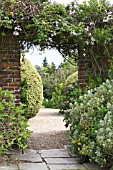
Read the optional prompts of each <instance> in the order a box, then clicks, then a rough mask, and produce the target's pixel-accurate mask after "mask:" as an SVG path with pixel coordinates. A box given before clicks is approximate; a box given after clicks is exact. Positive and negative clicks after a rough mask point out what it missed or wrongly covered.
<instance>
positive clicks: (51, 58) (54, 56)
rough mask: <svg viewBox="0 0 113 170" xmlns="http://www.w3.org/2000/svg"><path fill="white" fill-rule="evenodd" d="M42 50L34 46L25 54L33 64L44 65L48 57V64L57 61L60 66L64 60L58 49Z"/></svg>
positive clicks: (63, 0) (57, 0) (65, 2)
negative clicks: (42, 51)
mask: <svg viewBox="0 0 113 170" xmlns="http://www.w3.org/2000/svg"><path fill="white" fill-rule="evenodd" d="M72 1H73V0H51V2H57V3H60V4H64V5H66V4H68V3H70V2H72ZM82 1H83V0H78V2H79V3H81V2H82ZM109 2H111V3H113V0H109ZM40 53H41V52H40V51H39V50H38V49H37V48H35V47H34V49H31V50H29V52H28V53H26V54H25V57H26V58H27V59H28V60H29V61H30V62H31V63H32V64H33V65H39V66H42V62H43V60H44V58H45V57H46V58H47V61H48V64H51V63H52V62H54V63H55V65H56V66H57V67H58V66H59V65H60V63H61V62H63V57H62V56H61V55H60V53H59V52H58V51H57V50H47V49H46V50H45V52H44V53H42V54H40Z"/></svg>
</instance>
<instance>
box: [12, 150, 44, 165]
mask: <svg viewBox="0 0 113 170" xmlns="http://www.w3.org/2000/svg"><path fill="white" fill-rule="evenodd" d="M12 159H13V160H15V161H16V160H19V161H24V162H33V163H40V162H42V158H41V156H40V155H39V154H37V153H36V154H35V153H32V152H30V153H29V154H28V153H25V154H19V155H14V156H13V157H12Z"/></svg>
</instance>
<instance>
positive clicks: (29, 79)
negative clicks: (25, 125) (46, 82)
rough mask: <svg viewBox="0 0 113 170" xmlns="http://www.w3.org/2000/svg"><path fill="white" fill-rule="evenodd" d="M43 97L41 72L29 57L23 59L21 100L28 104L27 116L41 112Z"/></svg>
mask: <svg viewBox="0 0 113 170" xmlns="http://www.w3.org/2000/svg"><path fill="white" fill-rule="evenodd" d="M42 99H43V85H42V80H41V77H40V75H39V73H38V72H37V71H36V69H35V67H34V66H32V65H31V63H30V62H29V61H28V60H27V59H24V60H23V61H22V59H21V102H22V103H24V104H26V106H25V109H26V112H25V117H26V118H28V119H29V118H32V117H34V116H35V115H36V114H37V113H38V112H39V109H40V107H41V105H42Z"/></svg>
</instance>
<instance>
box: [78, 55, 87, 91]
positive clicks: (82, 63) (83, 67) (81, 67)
mask: <svg viewBox="0 0 113 170" xmlns="http://www.w3.org/2000/svg"><path fill="white" fill-rule="evenodd" d="M87 83H88V59H87V58H86V57H85V56H81V57H79V61H78V84H79V87H80V88H84V87H86V85H87Z"/></svg>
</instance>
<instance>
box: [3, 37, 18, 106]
mask: <svg viewBox="0 0 113 170" xmlns="http://www.w3.org/2000/svg"><path fill="white" fill-rule="evenodd" d="M0 87H2V89H8V90H11V91H12V92H13V93H15V95H16V100H15V103H16V104H18V103H19V102H20V50H19V41H18V39H17V37H14V36H13V35H12V34H8V35H6V36H5V38H4V39H2V38H1V37H0Z"/></svg>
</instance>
